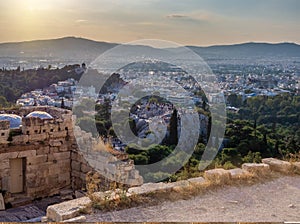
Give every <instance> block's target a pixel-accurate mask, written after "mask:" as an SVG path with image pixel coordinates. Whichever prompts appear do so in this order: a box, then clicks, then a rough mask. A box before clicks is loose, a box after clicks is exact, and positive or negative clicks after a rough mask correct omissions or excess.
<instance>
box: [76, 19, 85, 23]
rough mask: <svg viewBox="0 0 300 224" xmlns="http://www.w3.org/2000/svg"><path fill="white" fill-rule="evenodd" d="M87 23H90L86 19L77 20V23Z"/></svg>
mask: <svg viewBox="0 0 300 224" xmlns="http://www.w3.org/2000/svg"><path fill="white" fill-rule="evenodd" d="M86 22H88V20H86V19H77V20H75V23H86Z"/></svg>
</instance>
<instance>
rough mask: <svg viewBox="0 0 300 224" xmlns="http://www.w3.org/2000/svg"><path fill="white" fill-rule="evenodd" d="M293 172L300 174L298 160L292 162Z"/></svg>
mask: <svg viewBox="0 0 300 224" xmlns="http://www.w3.org/2000/svg"><path fill="white" fill-rule="evenodd" d="M293 168H294V173H296V174H299V175H300V162H295V163H293Z"/></svg>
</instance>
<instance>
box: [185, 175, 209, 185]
mask: <svg viewBox="0 0 300 224" xmlns="http://www.w3.org/2000/svg"><path fill="white" fill-rule="evenodd" d="M188 181H189V182H190V184H192V185H202V184H204V183H205V182H206V181H205V179H204V178H203V177H195V178H190V179H188Z"/></svg>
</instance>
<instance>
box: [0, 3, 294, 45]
mask: <svg viewBox="0 0 300 224" xmlns="http://www.w3.org/2000/svg"><path fill="white" fill-rule="evenodd" d="M0 8H1V13H0V33H1V34H0V42H11V41H23V40H34V39H49V38H58V37H63V36H77V37H84V38H90V39H94V40H100V41H109V42H128V41H134V40H137V39H164V40H169V41H174V42H178V43H180V44H193V45H203V46H205V45H214V44H230V43H240V42H249V41H255V42H297V43H300V25H299V22H300V13H299V10H300V0H5V1H4V0H0Z"/></svg>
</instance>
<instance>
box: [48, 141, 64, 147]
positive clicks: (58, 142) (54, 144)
mask: <svg viewBox="0 0 300 224" xmlns="http://www.w3.org/2000/svg"><path fill="white" fill-rule="evenodd" d="M49 145H50V146H54V147H60V146H61V145H62V144H61V142H60V141H59V140H50V141H49Z"/></svg>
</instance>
